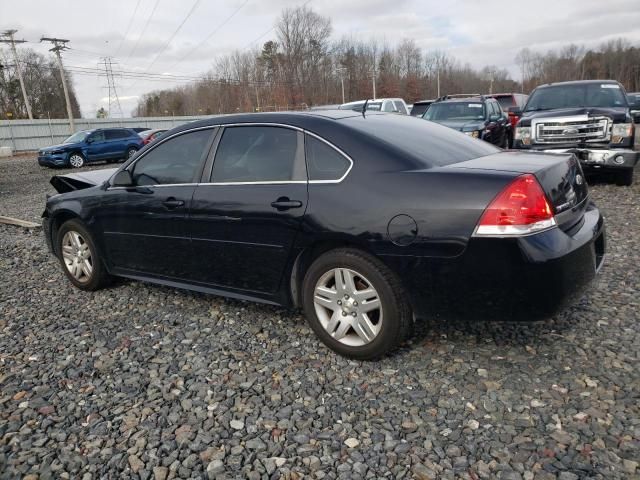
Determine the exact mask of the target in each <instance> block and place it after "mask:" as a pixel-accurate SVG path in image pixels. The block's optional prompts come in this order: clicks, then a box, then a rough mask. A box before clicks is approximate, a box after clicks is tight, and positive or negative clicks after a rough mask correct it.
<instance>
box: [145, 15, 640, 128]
mask: <svg viewBox="0 0 640 480" xmlns="http://www.w3.org/2000/svg"><path fill="white" fill-rule="evenodd" d="M274 31H275V38H273V39H271V40H268V41H267V42H265V43H264V44H263V46H262V48H261V49H252V50H245V51H236V52H234V53H232V54H229V55H226V56H223V57H222V58H220V59H218V60H217V61H216V62H215V64H214V65H213V67H212V69H211V70H210V71H209V72H208V73H207V74H206V75H204V76H203V78H202V79H201V80H200V81H196V82H194V83H191V84H189V85H185V86H179V87H176V88H172V89H166V90H158V91H154V92H151V93H149V94H146V95H144V96H143V97H142V98H141V99H140V101H139V103H138V106H137V108H136V110H135V112H134V114H135V115H138V116H156V115H193V114H214V113H233V112H248V111H272V110H284V109H304V108H307V107H310V106H314V105H325V104H339V103H342V101H343V98H344V100H345V101H353V100H360V99H365V98H372V96H373V88H374V81H375V92H376V96H377V97H402V98H404V99H405V100H406V101H407V102H409V103H412V102H414V101H416V100H420V99H428V98H436V97H437V96H438V95H445V94H453V93H471V92H474V93H496V92H500V91H503V92H524V93H529V92H530V91H531V90H532V89H533V88H535V87H536V86H537V85H539V84H542V83H549V82H555V81H564V80H580V79H594V78H603V79H604V78H608V79H615V80H618V81H620V82H621V83H623V84H624V85H625V87H626V88H627V90H628V91H639V90H640V49H639V48H638V47H637V46H634V45H632V44H631V43H630V42H628V41H625V40H623V39H620V40H615V41H610V42H608V43H606V44H603V45H601V46H600V47H598V48H595V49H586V48H584V47H580V46H576V45H568V46H566V47H565V48H562V49H560V50H559V51H555V50H550V51H547V52H536V51H533V50H531V49H529V48H524V49H522V50H521V51H520V52H519V53H518V55H517V56H516V58H515V61H516V64H517V65H518V67H519V70H520V71H519V73H520V78H518V80H517V81H516V80H514V79H513V78H511V75H510V74H509V72H508V71H507V70H505V69H500V68H496V67H495V66H486V67H484V68H482V69H474V68H472V67H471V66H470V65H469V64H462V63H461V62H459V61H458V60H456V59H455V58H454V57H453V56H451V55H449V54H447V53H446V52H444V51H437V50H436V51H426V52H425V51H422V50H421V49H420V48H419V47H418V46H417V45H416V42H415V41H414V40H412V39H406V40H403V41H402V42H401V43H400V44H399V45H397V46H396V47H391V46H389V45H388V44H386V43H384V42H379V41H377V40H375V39H374V40H370V41H362V40H357V39H354V38H350V37H343V38H340V39H338V40H332V38H331V21H330V19H328V18H326V17H323V16H321V15H318V14H317V13H315V12H314V11H313V10H311V9H310V8H307V7H300V8H294V9H286V10H284V11H283V12H282V14H281V15H280V17H279V19H278V20H277V23H276V25H275V29H274ZM343 92H344V97H343Z"/></svg>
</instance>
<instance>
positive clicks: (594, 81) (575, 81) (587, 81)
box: [537, 80, 620, 88]
mask: <svg viewBox="0 0 640 480" xmlns="http://www.w3.org/2000/svg"><path fill="white" fill-rule="evenodd" d="M598 83H605V84H612V85H620V82H618V81H616V80H572V81H570V82H554V83H545V84H544V85H540V86H538V87H537V88H546V87H556V86H558V85H589V84H598Z"/></svg>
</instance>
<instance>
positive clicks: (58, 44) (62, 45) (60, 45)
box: [40, 37, 76, 133]
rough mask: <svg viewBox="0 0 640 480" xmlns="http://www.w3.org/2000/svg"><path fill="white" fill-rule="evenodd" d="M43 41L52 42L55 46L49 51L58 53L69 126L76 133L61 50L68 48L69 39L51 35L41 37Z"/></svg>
mask: <svg viewBox="0 0 640 480" xmlns="http://www.w3.org/2000/svg"><path fill="white" fill-rule="evenodd" d="M40 41H41V42H51V43H52V44H53V48H50V49H49V51H50V52H53V53H55V54H56V58H57V59H58V68H59V69H60V79H61V80H62V90H63V91H64V100H65V102H66V103H67V115H68V116H69V128H70V129H71V133H75V131H76V123H75V121H74V119H73V111H72V110H71V100H69V89H68V88H67V78H66V76H65V74H64V66H63V65H62V56H61V55H60V52H61V51H62V50H66V49H67V48H69V47H67V45H66V44H67V43H68V42H69V40H65V39H63V38H50V37H42V38H41V39H40Z"/></svg>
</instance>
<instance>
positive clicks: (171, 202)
mask: <svg viewBox="0 0 640 480" xmlns="http://www.w3.org/2000/svg"><path fill="white" fill-rule="evenodd" d="M162 204H163V205H164V206H165V207H167V208H168V209H169V210H173V209H174V208H178V207H182V206H184V201H182V200H178V199H176V198H173V197H169V198H167V199H166V200H165V201H164V202H162Z"/></svg>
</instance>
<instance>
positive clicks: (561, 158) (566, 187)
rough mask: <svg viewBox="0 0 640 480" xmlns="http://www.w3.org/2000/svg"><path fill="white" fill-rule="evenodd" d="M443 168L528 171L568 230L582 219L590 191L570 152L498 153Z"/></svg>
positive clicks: (557, 217) (557, 220)
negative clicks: (535, 179) (538, 183)
mask: <svg viewBox="0 0 640 480" xmlns="http://www.w3.org/2000/svg"><path fill="white" fill-rule="evenodd" d="M445 168H466V169H473V170H494V171H503V172H516V173H522V174H524V173H531V174H533V175H535V177H536V178H537V179H538V182H540V185H541V186H542V189H543V190H544V192H545V193H546V195H547V198H548V199H549V202H550V203H551V206H552V208H553V209H554V216H555V218H556V222H557V223H558V226H559V227H560V228H561V229H563V230H564V231H566V232H570V231H571V230H572V229H573V228H575V227H576V226H577V225H578V224H579V223H580V222H581V221H582V217H583V215H584V211H585V209H586V207H587V204H588V203H589V202H588V197H589V190H588V188H587V182H586V180H585V178H584V174H583V172H582V168H581V167H580V162H579V161H578V159H577V158H576V156H575V155H574V154H573V153H561V154H549V153H535V152H515V151H508V152H501V153H496V154H493V155H488V156H486V157H480V158H475V159H473V160H468V161H466V162H460V163H454V164H451V165H449V166H448V167H445Z"/></svg>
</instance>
